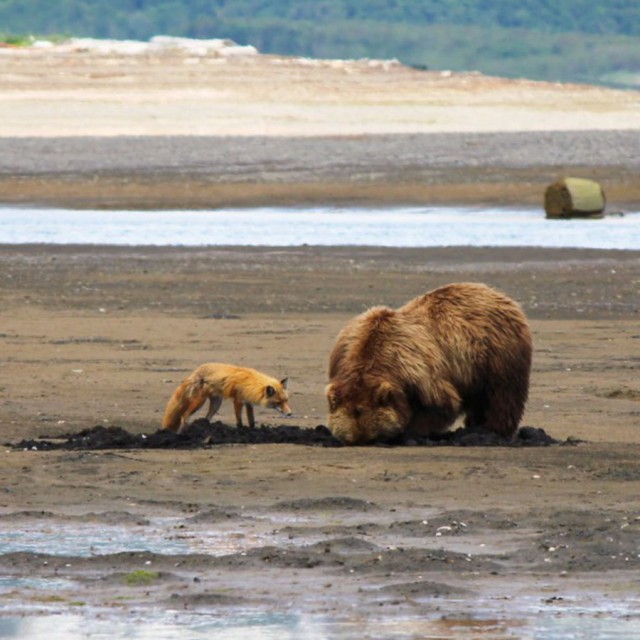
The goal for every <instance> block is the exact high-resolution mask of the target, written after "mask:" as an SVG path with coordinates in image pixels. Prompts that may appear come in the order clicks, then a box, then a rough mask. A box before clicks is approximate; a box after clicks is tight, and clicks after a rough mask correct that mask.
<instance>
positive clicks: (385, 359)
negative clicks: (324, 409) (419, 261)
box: [326, 283, 532, 444]
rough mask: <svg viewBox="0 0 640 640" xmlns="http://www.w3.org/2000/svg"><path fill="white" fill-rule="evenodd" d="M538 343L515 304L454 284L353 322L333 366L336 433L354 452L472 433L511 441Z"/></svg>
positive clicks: (331, 416)
mask: <svg viewBox="0 0 640 640" xmlns="http://www.w3.org/2000/svg"><path fill="white" fill-rule="evenodd" d="M531 354H532V338H531V332H530V330H529V325H528V323H527V319H526V317H525V315H524V313H523V311H522V310H521V309H520V307H519V306H518V304H517V303H516V302H514V301H513V300H512V299H511V298H508V297H507V296H505V295H503V294H502V293H499V292H498V291H495V290H494V289H491V288H490V287H487V286H486V285H483V284H476V283H459V284H450V285H446V286H443V287H440V288H439V289H435V290H434V291H431V292H429V293H427V294H425V295H423V296H419V297H417V298H414V299H413V300H411V301H410V302H408V303H407V304H406V305H404V306H403V307H401V308H399V309H390V308H388V307H374V308H372V309H369V311H366V312H365V313H363V314H361V315H359V316H357V317H355V318H354V319H353V320H351V321H350V322H348V323H347V325H346V326H345V327H344V328H343V330H342V331H341V332H340V334H339V335H338V338H337V340H336V344H335V346H334V348H333V351H332V352H331V356H330V359H329V384H328V386H327V389H326V393H327V399H328V402H329V428H330V429H331V431H332V433H333V434H334V435H335V436H336V437H337V438H339V439H340V440H342V441H343V442H345V443H347V444H363V443H366V442H371V441H374V440H382V441H384V440H389V439H392V438H394V437H396V436H398V435H400V434H402V433H408V434H415V435H429V434H432V433H437V432H441V431H444V430H446V429H447V428H448V427H449V426H451V425H452V424H453V422H454V421H455V419H456V418H457V417H458V416H460V415H462V414H464V415H465V425H466V426H469V427H480V428H483V429H486V430H488V431H493V432H495V433H497V434H500V435H502V436H505V437H511V436H512V435H513V434H514V433H515V432H516V430H517V428H518V424H519V422H520V419H521V418H522V414H523V412H524V406H525V403H526V401H527V395H528V392H529V373H530V370H531Z"/></svg>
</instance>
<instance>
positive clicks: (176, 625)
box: [0, 613, 640, 640]
mask: <svg viewBox="0 0 640 640" xmlns="http://www.w3.org/2000/svg"><path fill="white" fill-rule="evenodd" d="M639 634H640V620H638V619H612V618H604V619H602V618H597V617H594V616H580V615H558V614H553V615H545V614H542V615H538V616H535V617H533V618H531V619H527V620H499V619H492V618H478V619H474V618H472V617H469V618H467V617H459V618H456V617H447V618H439V619H425V618H417V617H401V618H395V619H375V618H373V619H372V618H371V617H364V616H363V617H362V618H355V617H354V618H353V619H345V620H331V619H327V618H325V617H320V616H313V615H303V614H272V613H264V614H242V613H240V614H236V613H234V614H233V615H227V616H215V615H207V614H204V615H190V616H183V615H179V614H176V615H171V614H168V615H162V616H157V617H155V618H136V619H134V620H131V619H127V620H121V619H114V618H112V617H100V616H99V615H98V616H95V617H92V616H80V615H58V616H55V617H54V618H53V617H50V616H28V617H4V618H0V638H19V639H20V640H36V639H38V640H39V639H41V638H43V637H46V638H47V639H48V640H63V639H64V640H75V639H76V638H91V639H92V640H101V639H102V638H104V639H107V638H109V639H112V638H135V639H139V640H146V639H149V640H151V639H153V640H165V639H166V640H175V639H176V638H180V640H202V639H203V638H206V639H207V640H246V639H247V638H251V640H299V639H300V638H304V639H305V640H329V639H331V640H362V639H363V638H368V639H371V640H386V639H391V638H393V639H394V640H403V639H407V640H409V639H412V640H413V639H416V638H421V639H426V638H429V639H430V640H436V639H440V638H442V639H443V640H444V639H447V640H451V639H455V638H471V637H473V638H477V639H483V638H486V639H489V638H491V639H492V640H512V639H513V640H516V639H517V640H528V639H531V640H533V639H535V640H583V639H585V638H598V639H599V640H628V639H629V638H634V637H638V635H639Z"/></svg>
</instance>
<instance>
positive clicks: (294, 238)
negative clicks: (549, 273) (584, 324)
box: [0, 207, 640, 249]
mask: <svg viewBox="0 0 640 640" xmlns="http://www.w3.org/2000/svg"><path fill="white" fill-rule="evenodd" d="M0 243H1V244H24V243H46V244H108V245H158V246H169V245H184V246H207V245H265V246H300V245H371V246H388V247H443V246H495V247H505V246H537V247H582V248H594V249H640V213H638V212H634V213H627V214H626V215H613V216H606V217H605V218H604V219H600V220H547V219H546V218H545V215H544V212H543V211H541V210H538V209H534V208H531V209H508V208H469V207H466V208H459V207H430V208H425V207H411V208H409V207H394V208H378V209H376V208H329V207H317V208H305V209H282V208H260V209H229V210H216V211H96V210H89V211H86V210H83V211H77V210H69V209H36V208H16V207H0Z"/></svg>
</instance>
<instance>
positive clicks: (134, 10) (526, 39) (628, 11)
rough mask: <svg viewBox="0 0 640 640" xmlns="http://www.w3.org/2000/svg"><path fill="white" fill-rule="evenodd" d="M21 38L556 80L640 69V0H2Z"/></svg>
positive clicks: (5, 31)
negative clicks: (374, 62)
mask: <svg viewBox="0 0 640 640" xmlns="http://www.w3.org/2000/svg"><path fill="white" fill-rule="evenodd" d="M18 34H20V35H27V34H37V35H40V36H46V35H52V34H59V35H68V36H82V37H95V38H115V39H139V40H146V39H148V38H150V37H152V36H154V35H158V34H165V35H174V36H185V37H191V38H231V39H232V40H235V41H236V42H238V43H239V44H252V45H255V46H256V47H258V49H259V50H260V51H262V52H264V53H277V54H283V55H302V56H310V57H331V58H359V57H369V58H398V59H400V60H401V61H402V62H405V63H406V64H411V65H414V66H416V67H419V68H434V69H452V70H470V69H473V70H479V71H482V72H484V73H492V74H500V75H505V76H526V77H531V78H538V79H546V80H557V81H568V80H572V81H586V82H607V81H608V80H607V79H611V78H615V77H618V78H624V77H625V76H633V74H634V73H635V74H636V75H637V74H638V70H639V69H640V51H639V49H640V47H638V46H637V43H638V40H637V37H638V36H640V2H638V0H555V1H554V2H550V1H549V0H519V1H518V2H517V3H514V2H513V0H421V1H420V2H416V1H415V0H370V1H369V2H366V3H363V2H362V1H361V0H110V1H109V3H108V6H107V7H106V6H105V3H104V0H56V1H55V2H52V1H51V0H0V35H2V36H3V37H4V38H5V39H8V38H9V37H11V36H16V35H18ZM611 81H614V80H611ZM622 83H623V84H624V82H622Z"/></svg>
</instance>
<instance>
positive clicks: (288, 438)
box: [7, 419, 577, 451]
mask: <svg viewBox="0 0 640 640" xmlns="http://www.w3.org/2000/svg"><path fill="white" fill-rule="evenodd" d="M576 442H577V441H576V440H573V439H569V440H566V441H565V442H559V441H558V440H555V439H554V438H552V437H551V436H549V435H548V434H547V433H546V432H545V431H544V429H539V428H535V427H522V428H520V429H519V430H518V432H517V433H516V435H515V436H514V437H513V438H512V439H506V438H503V437H501V436H499V435H497V434H495V433H487V432H483V431H479V430H471V429H466V428H459V429H456V430H455V431H450V432H447V433H444V434H441V435H438V436H437V437H429V438H427V437H425V438H416V437H413V436H410V437H407V436H403V437H401V438H398V439H396V440H394V441H392V442H387V443H381V444H380V445H379V446H423V447H433V446H459V447H492V446H500V447H540V446H549V445H554V444H575V443H576ZM224 444H254V445H255V444H300V445H307V446H320V447H341V446H343V445H342V443H341V442H340V441H339V440H337V439H336V438H334V437H333V435H332V434H331V432H330V431H329V429H327V427H325V426H324V425H319V426H317V427H315V428H313V429H305V428H301V427H297V426H290V425H278V426H273V427H271V426H265V425H263V426H260V427H252V428H249V427H241V428H236V427H230V426H228V425H225V424H224V423H222V422H215V423H213V424H210V423H209V422H207V421H206V420H204V419H200V420H196V421H194V422H192V423H191V424H190V425H189V426H188V427H187V428H186V429H185V430H184V431H183V432H182V433H174V432H172V431H166V430H162V429H161V430H158V431H156V432H155V433H152V434H149V435H147V434H133V433H130V432H129V431H127V430H126V429H123V428H122V427H117V426H112V427H104V426H96V427H91V428H88V429H83V430H81V431H79V432H77V433H67V434H64V435H60V436H55V437H50V436H44V437H41V438H38V439H30V440H21V441H20V442H18V443H15V444H12V443H8V444H7V446H9V447H12V448H14V449H24V450H34V451H50V450H54V449H63V450H96V449H201V448H207V447H212V446H217V445H224Z"/></svg>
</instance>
